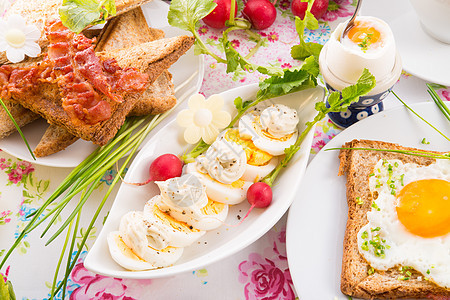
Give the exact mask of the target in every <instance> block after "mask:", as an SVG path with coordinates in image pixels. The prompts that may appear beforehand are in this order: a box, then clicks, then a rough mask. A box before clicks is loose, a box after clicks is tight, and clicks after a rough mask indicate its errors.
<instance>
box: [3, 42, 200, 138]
mask: <svg viewBox="0 0 450 300" xmlns="http://www.w3.org/2000/svg"><path fill="white" fill-rule="evenodd" d="M193 42H194V38H193V37H188V36H179V37H174V38H169V39H162V40H157V41H154V42H150V43H145V44H141V45H137V46H134V47H131V48H126V49H120V50H116V51H109V52H100V53H98V56H99V57H100V59H101V60H102V61H106V60H108V59H112V58H114V59H115V60H116V61H117V63H118V65H119V66H120V67H121V68H124V69H125V68H129V67H132V68H136V69H138V70H139V71H141V72H145V73H147V74H148V84H151V83H153V82H154V81H155V80H156V79H157V78H158V77H159V75H160V74H161V73H162V72H163V71H164V70H166V69H167V68H169V67H170V65H172V64H173V63H174V62H176V61H177V60H178V58H179V57H180V56H181V55H183V54H184V53H185V52H186V51H187V50H188V49H189V48H190V47H191V46H192V44H193ZM11 95H12V98H13V99H14V100H15V101H17V102H18V103H20V104H22V105H23V106H24V107H25V108H28V109H30V110H32V111H33V112H35V113H38V114H40V115H41V116H42V117H44V118H45V119H46V120H47V121H48V122H49V123H51V124H54V125H57V126H60V127H64V128H65V129H66V130H67V131H69V132H70V133H71V134H73V135H76V136H78V137H80V138H82V139H84V140H87V141H92V142H94V143H95V144H98V145H104V144H106V143H107V142H108V141H109V140H110V139H111V138H112V137H113V136H114V135H115V133H116V132H117V130H118V129H119V128H120V127H121V126H122V124H123V122H124V120H125V117H126V116H127V115H128V113H129V112H130V110H131V109H132V108H133V107H134V105H135V104H136V103H137V101H138V99H139V95H140V94H139V93H133V94H126V95H125V96H124V101H123V103H117V102H116V103H112V104H111V109H112V112H113V114H112V117H111V118H109V119H107V120H105V121H101V122H98V123H96V124H93V125H88V124H79V123H75V122H72V121H71V119H70V118H69V116H68V115H67V113H66V112H65V111H64V109H63V108H62V106H61V103H60V102H61V101H60V99H61V97H60V91H59V89H58V86H57V85H56V84H53V83H41V84H39V85H38V87H37V88H36V89H35V90H33V91H30V92H29V93H27V94H26V95H24V94H14V93H12V94H11Z"/></svg>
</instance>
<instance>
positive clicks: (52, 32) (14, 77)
mask: <svg viewBox="0 0 450 300" xmlns="http://www.w3.org/2000/svg"><path fill="white" fill-rule="evenodd" d="M45 32H46V34H47V38H48V40H49V42H50V45H49V46H48V53H47V55H46V56H45V57H44V60H43V62H42V63H41V64H35V65H32V66H30V67H26V68H16V69H12V70H11V69H9V68H8V67H6V66H2V67H0V95H1V96H2V97H9V96H10V95H11V93H15V94H18V95H22V96H23V95H26V93H30V92H31V91H32V90H33V89H35V88H36V86H37V85H38V84H39V83H40V82H47V83H53V84H57V85H58V87H59V90H60V93H61V98H62V103H61V104H62V107H63V108H64V110H65V111H66V112H67V114H68V115H69V116H70V118H71V120H72V121H74V122H78V121H81V122H84V123H86V124H90V125H92V124H96V123H98V122H101V121H104V120H106V119H109V118H110V117H111V115H112V109H111V103H110V100H112V101H113V102H117V103H121V102H123V96H124V94H125V93H130V92H131V93H134V92H142V91H144V90H145V87H146V84H147V79H148V75H147V74H143V73H140V72H139V71H138V70H136V69H133V68H127V69H122V68H120V67H119V66H118V65H117V63H116V61H115V60H108V61H105V62H102V61H100V59H99V58H98V57H97V56H96V55H95V52H94V46H93V42H94V40H91V39H88V38H86V37H85V36H84V35H82V34H75V33H73V32H71V31H70V30H68V29H67V28H66V27H64V25H62V23H61V21H59V20H58V21H50V22H48V23H47V24H46V27H45ZM103 95H104V96H106V97H104V96H103ZM108 99H110V100H108Z"/></svg>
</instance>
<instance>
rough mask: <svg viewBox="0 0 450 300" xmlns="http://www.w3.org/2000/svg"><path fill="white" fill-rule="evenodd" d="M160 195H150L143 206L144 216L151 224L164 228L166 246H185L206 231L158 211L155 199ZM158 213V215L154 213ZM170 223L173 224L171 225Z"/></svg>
mask: <svg viewBox="0 0 450 300" xmlns="http://www.w3.org/2000/svg"><path fill="white" fill-rule="evenodd" d="M159 197H160V196H155V197H152V198H151V199H150V200H149V201H147V203H146V204H145V206H144V212H143V215H144V218H145V219H147V220H148V221H149V223H150V224H152V225H153V226H155V227H156V226H157V227H158V228H164V233H165V235H166V236H167V241H168V242H167V244H168V245H167V246H172V247H187V246H189V245H191V244H192V243H193V242H195V241H196V240H198V239H199V238H200V237H202V236H203V235H204V234H205V233H206V231H204V230H198V229H190V228H189V225H187V224H183V223H182V222H180V221H179V220H177V219H174V218H172V217H171V216H169V215H167V214H165V213H163V212H162V211H158V210H159V208H158V206H157V200H158V199H159ZM155 213H158V216H159V217H161V218H162V220H161V219H160V218H159V217H158V216H156V215H155ZM170 224H173V226H171V225H170Z"/></svg>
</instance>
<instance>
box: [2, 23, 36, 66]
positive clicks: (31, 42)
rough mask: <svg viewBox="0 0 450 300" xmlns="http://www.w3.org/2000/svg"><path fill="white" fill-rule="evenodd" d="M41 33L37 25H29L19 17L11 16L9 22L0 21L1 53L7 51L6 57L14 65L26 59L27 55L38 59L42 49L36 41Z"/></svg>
mask: <svg viewBox="0 0 450 300" xmlns="http://www.w3.org/2000/svg"><path fill="white" fill-rule="evenodd" d="M40 37H41V32H40V31H39V29H38V28H37V27H36V25H27V24H26V22H25V19H24V18H23V17H22V16H19V15H11V16H9V18H8V20H5V19H0V52H4V51H6V57H7V58H8V60H9V61H10V62H12V63H18V62H21V61H22V60H24V59H25V55H27V56H30V57H36V56H38V55H39V53H41V47H39V45H38V44H37V43H36V41H37V40H38V39H39V38H40Z"/></svg>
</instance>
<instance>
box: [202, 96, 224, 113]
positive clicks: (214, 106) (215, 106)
mask: <svg viewBox="0 0 450 300" xmlns="http://www.w3.org/2000/svg"><path fill="white" fill-rule="evenodd" d="M222 107H223V98H222V96H220V95H217V94H215V95H212V96H210V97H209V98H208V100H206V108H209V109H210V110H212V111H217V110H221V109H222Z"/></svg>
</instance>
